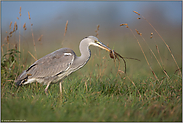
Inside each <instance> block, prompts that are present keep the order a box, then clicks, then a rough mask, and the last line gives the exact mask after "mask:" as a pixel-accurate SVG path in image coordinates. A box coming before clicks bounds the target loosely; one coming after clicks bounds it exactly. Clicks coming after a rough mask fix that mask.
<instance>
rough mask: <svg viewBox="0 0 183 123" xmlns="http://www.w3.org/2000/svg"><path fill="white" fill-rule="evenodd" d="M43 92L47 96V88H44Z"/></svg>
mask: <svg viewBox="0 0 183 123" xmlns="http://www.w3.org/2000/svg"><path fill="white" fill-rule="evenodd" d="M44 92H45V94H46V96H48V89H47V88H45V90H44Z"/></svg>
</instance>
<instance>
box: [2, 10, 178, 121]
mask: <svg viewBox="0 0 183 123" xmlns="http://www.w3.org/2000/svg"><path fill="white" fill-rule="evenodd" d="M20 13H21V9H20ZM134 14H137V15H138V16H139V18H137V19H144V20H146V22H147V23H148V24H149V25H150V26H151V27H152V28H153V29H154V33H156V37H159V38H160V40H161V42H163V43H164V44H165V45H164V46H159V45H158V44H157V43H156V42H152V44H154V46H156V48H155V49H153V48H151V47H150V45H148V43H147V41H146V39H145V38H144V37H143V34H142V33H140V32H139V31H138V30H137V29H136V30H132V29H131V28H130V25H128V24H127V23H122V24H121V25H119V26H121V27H122V28H127V29H128V30H129V33H130V34H131V36H132V37H133V38H134V39H135V40H136V41H137V45H136V46H133V45H129V46H126V48H125V47H123V49H122V48H120V47H118V46H116V47H115V51H117V52H118V53H121V52H123V51H124V50H129V52H128V54H131V51H132V50H130V49H129V47H133V50H135V49H139V48H140V50H139V51H140V52H137V53H136V54H139V55H137V56H136V58H138V59H140V60H141V61H140V62H139V61H135V60H132V59H126V63H127V73H126V74H125V73H124V63H123V61H122V59H121V60H120V61H118V60H117V59H116V60H114V59H111V58H110V57H109V53H107V52H105V51H103V50H96V51H95V49H96V48H95V47H91V48H90V49H91V51H92V56H91V59H90V61H89V62H88V64H86V65H85V66H84V67H83V68H82V69H80V70H78V71H77V72H74V73H72V74H71V75H70V76H69V77H67V78H65V79H64V80H63V84H62V85H63V94H62V96H60V93H59V85H58V84H53V85H51V86H50V87H49V89H48V96H47V95H46V94H45V92H44V89H45V86H44V85H42V84H39V83H32V84H27V85H24V86H22V87H17V86H16V85H15V83H14V80H15V78H16V77H17V76H18V75H19V74H20V73H21V72H22V71H23V70H24V69H27V68H28V67H29V66H30V65H31V63H33V61H35V60H36V59H37V58H38V56H37V55H38V52H37V50H36V47H35V38H34V35H33V33H34V32H33V30H32V28H33V27H32V25H31V33H32V42H33V43H32V44H33V45H32V47H33V51H26V50H25V49H24V48H22V47H23V46H21V45H20V43H19V40H16V41H15V40H14V39H13V38H12V37H13V36H14V33H15V32H18V31H19V30H18V28H16V27H17V26H18V24H14V28H13V31H10V32H8V33H7V37H6V43H2V44H1V121H2V122H7V121H20V122H39V121H41V122H50V121H57V122H59V121H65V122H66V121H70V122H71V121H89V122H93V121H98V122H99V121H105V122H107V121H113V122H114V121H118V122H123V121H144V122H145V121H159V122H160V121H170V122H171V121H179V122H181V121H182V65H181V61H182V60H181V58H180V57H179V54H178V55H174V54H173V53H172V52H174V53H175V52H179V50H180V49H176V48H172V49H170V46H169V45H168V43H167V42H166V41H165V40H164V39H163V37H162V36H161V35H160V34H159V32H158V31H157V30H156V29H155V28H154V27H153V26H152V25H151V23H150V22H149V21H147V19H146V18H145V17H143V16H142V15H140V14H139V13H138V12H136V11H134ZM29 19H30V20H31V18H30V14H29ZM10 26H11V24H10ZM67 26H68V22H66V25H65V33H64V36H65V35H66V32H67ZM23 28H24V30H26V25H23ZM98 31H99V25H98V26H97V29H96V31H95V32H96V36H98V35H99V34H98ZM150 34H151V35H150V36H149V38H154V34H153V33H151V32H150ZM139 37H140V38H139ZM41 38H42V36H41V37H40V39H38V40H40V41H41ZM127 38H129V40H131V37H127ZM134 39H133V40H134ZM12 40H13V41H12ZM139 40H142V42H143V43H142V42H139ZM152 40H153V39H152ZM10 41H12V42H13V43H14V45H12V44H11V45H10ZM109 46H110V44H109ZM20 47H21V48H22V49H24V50H22V49H21V48H20ZM145 48H146V49H147V50H145ZM20 49H21V50H20ZM161 49H163V50H161ZM176 50H177V51H176ZM161 51H162V52H163V51H164V52H163V53H162V52H161ZM25 52H28V53H25ZM31 52H32V53H31ZM149 52H150V54H151V56H148V55H147V53H149ZM33 53H34V54H33ZM22 54H23V55H22ZM27 54H28V56H29V57H27ZM163 54H166V56H164V55H163ZM126 57H127V56H126ZM152 57H153V59H152ZM165 57H166V58H165ZM25 58H27V59H29V60H27V59H25ZM30 59H31V60H30ZM167 59H169V60H167ZM132 64H133V65H132ZM165 68H166V69H165Z"/></svg>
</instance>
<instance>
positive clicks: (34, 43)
mask: <svg viewBox="0 0 183 123" xmlns="http://www.w3.org/2000/svg"><path fill="white" fill-rule="evenodd" d="M28 16H29V22H30V25H31V32H32V41H33V45H34V51H35V56H36V59H37V54H36V42H35V40H34V33H33V29H32V25H33V24H31V18H30V13H29V12H28Z"/></svg>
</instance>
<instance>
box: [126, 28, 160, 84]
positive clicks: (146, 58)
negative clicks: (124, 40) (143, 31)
mask: <svg viewBox="0 0 183 123" xmlns="http://www.w3.org/2000/svg"><path fill="white" fill-rule="evenodd" d="M129 29H130V28H129ZM130 31H131V33H132V34H133V36H134V37H135V39H136V41H137V43H138V45H139V47H140V49H141V51H142V53H143V55H144V58H145V60H146V62H147V64H148V66H149V68H150V69H151V71H152V72H153V75H154V77H155V79H156V80H158V81H159V79H158V77H157V76H156V74H155V73H154V71H153V69H152V68H151V66H150V64H149V62H148V60H147V57H146V55H145V53H144V50H143V49H142V46H141V45H140V42H139V41H138V39H137V37H136V36H135V34H134V33H133V31H132V30H131V29H130ZM136 32H137V30H136ZM139 35H140V34H139Z"/></svg>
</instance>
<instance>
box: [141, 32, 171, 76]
mask: <svg viewBox="0 0 183 123" xmlns="http://www.w3.org/2000/svg"><path fill="white" fill-rule="evenodd" d="M141 37H142V39H143V41H144V42H145V43H146V45H147V46H148V48H149V50H150V51H151V53H152V54H153V56H154V58H155V59H156V61H157V62H158V64H159V66H160V68H161V69H162V70H163V72H164V73H165V75H166V76H167V77H168V78H169V76H168V74H167V72H166V70H165V69H164V68H163V67H162V66H161V64H160V62H159V60H158V59H157V57H156V55H155V54H154V52H153V51H152V49H151V48H150V46H149V45H148V43H147V42H146V40H145V39H144V37H143V36H142V35H141ZM152 72H153V71H152ZM153 74H154V72H153Z"/></svg>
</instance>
